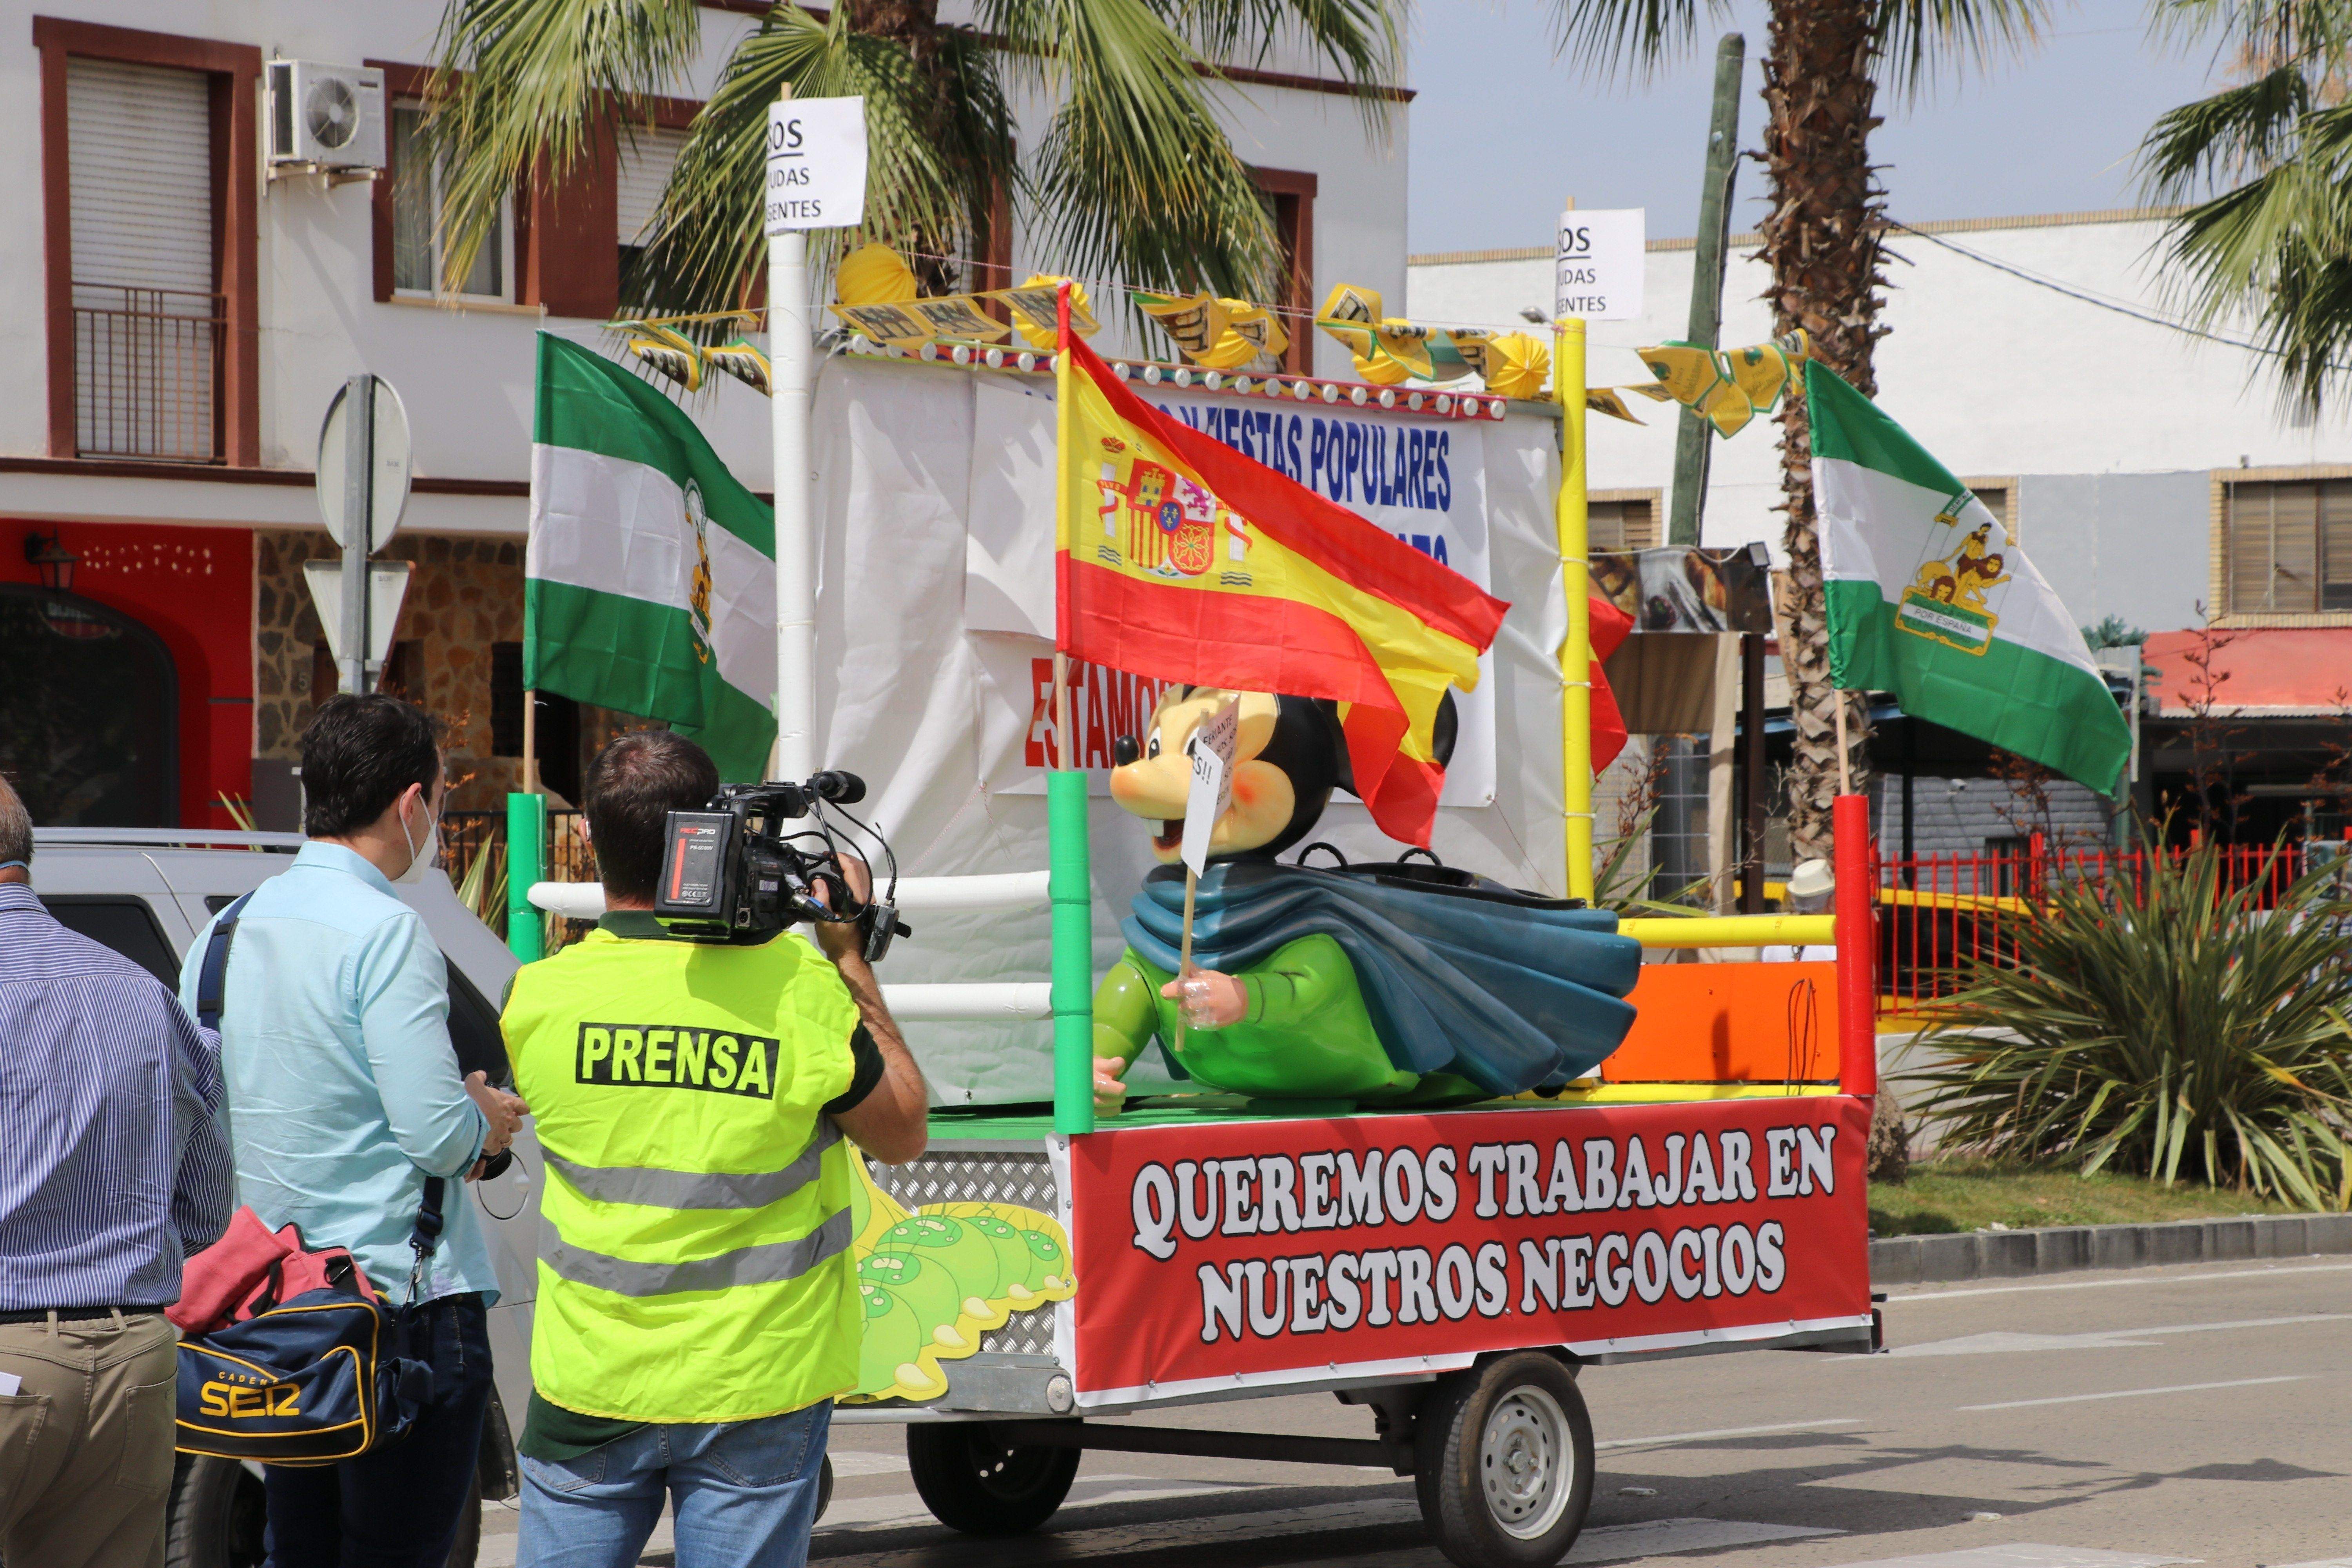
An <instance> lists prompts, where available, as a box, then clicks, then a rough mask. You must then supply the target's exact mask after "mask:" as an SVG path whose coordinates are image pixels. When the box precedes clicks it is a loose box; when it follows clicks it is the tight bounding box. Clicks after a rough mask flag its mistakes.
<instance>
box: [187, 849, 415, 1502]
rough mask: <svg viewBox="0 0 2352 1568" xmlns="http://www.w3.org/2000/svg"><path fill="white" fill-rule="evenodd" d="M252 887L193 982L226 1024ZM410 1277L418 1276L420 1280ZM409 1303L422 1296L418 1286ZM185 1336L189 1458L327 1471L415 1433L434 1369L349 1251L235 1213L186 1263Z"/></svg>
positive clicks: (206, 1020)
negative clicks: (411, 1349) (416, 1355)
mask: <svg viewBox="0 0 2352 1568" xmlns="http://www.w3.org/2000/svg"><path fill="white" fill-rule="evenodd" d="M252 897H253V895H252V894H250V893H247V894H246V895H245V897H244V898H241V899H239V900H236V902H235V903H233V904H231V905H230V906H229V907H228V908H227V909H226V910H223V911H222V913H221V918H220V920H219V921H217V922H215V925H214V927H213V930H212V936H211V939H210V941H209V942H208V943H207V945H206V947H205V961H204V965H203V968H202V969H201V970H200V971H199V972H198V978H197V982H196V1017H197V1019H198V1021H199V1022H201V1023H202V1024H203V1025H204V1026H205V1027H206V1028H208V1029H212V1030H215V1031H217V1030H218V1029H219V1028H220V1018H221V1007H222V1002H223V998H224V994H225V988H226V981H227V974H228V949H229V943H230V942H231V941H232V940H234V938H235V936H236V922H237V919H238V917H239V916H240V915H241V914H242V913H243V912H244V910H245V905H246V902H247V900H249V899H251V898H252ZM443 1191H444V1184H443V1180H442V1178H441V1177H439V1176H429V1177H427V1178H425V1201H424V1203H423V1205H421V1206H420V1207H419V1208H418V1210H417V1215H416V1226H415V1230H414V1232H413V1233H412V1234H411V1235H410V1237H409V1246H410V1247H411V1248H412V1249H413V1250H414V1251H415V1254H416V1265H415V1267H416V1270H417V1273H418V1274H419V1275H421V1273H422V1271H423V1269H424V1267H425V1259H426V1258H430V1257H432V1255H433V1252H434V1249H435V1247H436V1246H437V1245H438V1244H439V1241H440V1237H441V1200H442V1194H443ZM413 1279H415V1276H412V1280H413ZM409 1293H410V1296H411V1298H412V1302H413V1299H414V1297H415V1289H414V1287H413V1284H412V1288H411V1290H410V1292H409ZM167 1316H169V1317H170V1318H171V1320H172V1321H173V1323H174V1324H176V1325H178V1327H179V1329H180V1331H181V1336H182V1337H181V1340H180V1351H179V1359H180V1367H179V1435H178V1438H177V1447H178V1448H179V1450H180V1452H182V1453H184V1454H208V1455H214V1456H216V1457H219V1458H230V1459H254V1460H258V1461H260V1462H261V1463H263V1464H267V1465H331V1464H333V1463H335V1462H337V1461H338V1460H341V1459H348V1458H354V1457H356V1456H358V1455H360V1454H363V1453H365V1452H367V1451H368V1450H369V1449H370V1448H373V1447H377V1446H378V1445H379V1444H383V1443H388V1442H393V1441H396V1440H397V1439H399V1438H401V1437H404V1436H407V1435H408V1431H409V1428H410V1427H411V1426H414V1425H415V1420H416V1413H417V1410H418V1409H419V1407H420V1406H421V1405H423V1404H424V1402H425V1399H426V1398H428V1397H429V1396H430V1394H431V1390H432V1383H433V1373H432V1369H431V1368H430V1367H429V1366H428V1365H427V1364H426V1363H424V1362H422V1361H417V1360H413V1359H410V1358H408V1357H406V1356H403V1355H399V1354H395V1353H394V1344H395V1342H397V1343H398V1346H399V1348H402V1349H405V1348H406V1347H407V1342H408V1335H409V1331H410V1327H411V1316H412V1312H411V1309H410V1308H403V1309H401V1310H399V1311H397V1312H394V1311H387V1310H385V1308H384V1305H383V1301H382V1300H380V1299H379V1298H378V1297H377V1295H376V1291H375V1288H374V1287H373V1285H371V1284H369V1283H368V1279H367V1276H366V1275H365V1274H363V1273H362V1272H361V1271H360V1268H359V1266H358V1265H357V1264H356V1263H355V1262H353V1261H352V1255H351V1252H350V1251H349V1250H348V1249H347V1248H344V1247H324V1248H319V1249H312V1248H310V1247H306V1246H304V1245H303V1242H302V1237H301V1233H300V1231H299V1229H298V1228H297V1227H296V1226H290V1225H289V1226H284V1227H283V1228H281V1229H278V1230H276V1231H273V1230H271V1229H270V1228H269V1227H268V1226H266V1225H264V1224H263V1223H262V1222H261V1217H260V1216H259V1215H257V1214H255V1213H254V1212H253V1210H252V1209H251V1208H249V1207H242V1208H239V1209H238V1210H237V1211H236V1215H233V1216H232V1217H231V1218H230V1220H229V1224H228V1229H227V1230H226V1232H225V1233H223V1235H222V1237H221V1238H220V1239H219V1240H218V1241H215V1243H213V1245H212V1246H210V1247H206V1248H205V1249H204V1250H203V1251H202V1252H199V1253H197V1254H196V1255H195V1256H194V1258H189V1259H188V1261H187V1264H186V1267H185V1268H184V1272H183V1276H182V1283H181V1293H180V1300H179V1302H178V1304H177V1305H175V1306H173V1308H171V1309H170V1310H169V1312H168V1313H167Z"/></svg>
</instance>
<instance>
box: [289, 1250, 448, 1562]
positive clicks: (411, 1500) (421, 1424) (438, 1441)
mask: <svg viewBox="0 0 2352 1568" xmlns="http://www.w3.org/2000/svg"><path fill="white" fill-rule="evenodd" d="M395 1342H396V1337H395ZM407 1353H408V1354H411V1355H414V1356H415V1357H417V1358H418V1359H419V1360H422V1361H425V1362H427V1363H430V1364H431V1365H432V1368H433V1393H432V1395H431V1397H430V1398H429V1399H428V1400H427V1401H426V1402H425V1405H424V1407H423V1408H422V1409H420V1410H418V1411H417V1413H416V1425H415V1426H412V1427H410V1428H409V1431H408V1436H405V1437H403V1438H402V1439H401V1440H400V1441H398V1442H397V1443H387V1444H385V1445H383V1447H379V1448H371V1449H369V1450H368V1451H367V1452H366V1453H364V1454H362V1455H361V1456H360V1457H359V1458H356V1459H345V1460H344V1461H343V1462H342V1463H341V1464H339V1465H319V1466H302V1467H299V1468H297V1467H291V1466H286V1465H271V1466H269V1467H268V1468H267V1469H266V1470H265V1471H264V1472H263V1474H264V1477H265V1487H266V1491H267V1495H268V1505H269V1540H268V1544H269V1568H443V1565H444V1564H446V1563H447V1562H448V1561H449V1548H450V1546H451V1544H452V1543H453V1542H455V1541H456V1540H457V1522H458V1521H457V1513H458V1510H460V1509H462V1508H463V1507H464V1506H465V1504H466V1495H467V1488H469V1487H470V1486H471V1485H472V1484H473V1480H474V1470H475V1467H476V1466H477V1464H478V1462H479V1460H480V1458H481V1452H482V1412H483V1411H484V1410H486V1409H488V1407H489V1403H490V1332H489V1320H488V1315H487V1313H486V1312H485V1311H484V1309H483V1307H482V1298H481V1296H480V1295H479V1294H478V1292H474V1291H468V1292H467V1293H466V1294H464V1295H461V1296H444V1297H442V1298H440V1299H439V1300H434V1301H427V1302H425V1304H424V1305H423V1306H421V1307H419V1308H417V1310H416V1321H415V1335H414V1338H413V1339H411V1340H410V1341H409V1342H408V1350H407Z"/></svg>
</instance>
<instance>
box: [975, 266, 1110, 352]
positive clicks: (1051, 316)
mask: <svg viewBox="0 0 2352 1568" xmlns="http://www.w3.org/2000/svg"><path fill="white" fill-rule="evenodd" d="M1065 283H1067V284H1068V285H1069V286H1070V331H1074V332H1076V333H1077V334H1078V336H1080V337H1082V338H1090V337H1093V336H1094V335H1095V331H1096V322H1095V318H1094V312H1093V311H1092V310H1088V309H1087V286H1086V285H1085V284H1083V283H1081V282H1079V281H1078V280H1077V279H1075V278H1055V277H1053V276H1052V275H1050V274H1048V273H1044V272H1034V273H1032V274H1030V277H1029V280H1028V281H1027V282H1025V283H1024V284H1022V285H1021V287H1019V288H1018V289H998V290H997V291H996V292H995V293H993V294H989V295H986V296H983V297H984V298H986V299H990V300H1003V301H1004V302H1005V303H1006V304H1007V305H1009V306H1011V307H1012V309H1013V326H1014V327H1016V328H1018V329H1019V330H1020V332H1021V339H1022V341H1023V342H1025V343H1027V344H1028V345H1029V346H1030V347H1031V348H1033V349H1035V350H1037V351H1038V352H1039V353H1053V352H1054V347H1055V343H1057V342H1059V341H1060V340H1059V338H1058V337H1057V335H1056V334H1057V332H1058V331H1059V321H1060V317H1059V315H1058V313H1057V311H1056V310H1055V300H1054V297H1055V295H1056V294H1057V293H1059V292H1060V291H1061V287H1062V285H1063V284H1065Z"/></svg>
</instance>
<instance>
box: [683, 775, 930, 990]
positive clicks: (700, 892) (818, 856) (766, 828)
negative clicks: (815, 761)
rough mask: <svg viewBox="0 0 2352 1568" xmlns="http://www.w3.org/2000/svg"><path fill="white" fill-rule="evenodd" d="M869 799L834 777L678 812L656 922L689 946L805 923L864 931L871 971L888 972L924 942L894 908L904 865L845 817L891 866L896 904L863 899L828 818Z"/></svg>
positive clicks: (861, 788)
mask: <svg viewBox="0 0 2352 1568" xmlns="http://www.w3.org/2000/svg"><path fill="white" fill-rule="evenodd" d="M865 798H866V781H865V780H863V779H861V778H859V777H858V776H857V775H856V773H839V772H826V773H814V774H812V775H811V776H810V777H809V779H808V780H807V782H806V783H804V784H792V783H787V782H774V781H772V782H770V783H767V784H729V785H727V786H726V787H725V788H723V789H721V790H720V791H719V794H718V795H717V796H716V797H714V798H713V799H712V800H711V802H710V804H709V805H708V806H707V807H705V808H704V809H703V810H701V811H673V812H671V813H670V814H669V815H668V816H667V820H666V821H665V822H664V825H663V828H662V869H661V885H660V886H659V887H658V888H657V889H655V892H654V913H655V914H656V916H657V917H659V918H660V919H661V920H662V921H665V922H667V924H668V925H669V928H670V929H671V930H672V931H676V932H677V934H679V935H681V936H689V937H700V938H705V939H708V940H713V941H720V940H723V941H727V942H740V943H746V944H749V943H756V942H765V941H767V940H768V939H769V938H770V937H772V936H774V935H775V934H776V933H777V932H778V931H782V930H784V929H785V928H786V927H788V926H793V925H797V924H799V923H800V922H802V921H811V922H816V921H823V922H824V923H826V924H828V925H846V924H852V923H855V924H856V925H857V926H858V927H859V929H860V930H861V931H862V932H863V933H864V937H865V951H866V962H867V963H880V962H881V960H882V955H883V954H884V953H886V952H889V951H890V942H891V941H892V939H893V938H895V937H898V936H912V935H913V934H914V932H913V931H910V930H908V927H907V926H906V925H904V924H903V923H901V922H900V921H899V920H898V909H897V906H896V905H895V904H893V903H892V902H891V901H890V900H891V899H892V898H895V896H896V894H897V890H898V860H897V857H896V856H893V855H892V854H891V853H890V846H889V845H888V844H887V842H885V841H884V840H883V838H882V836H881V835H880V834H878V833H876V832H875V831H874V830H873V829H872V828H870V827H867V826H866V825H865V824H863V823H860V822H858V821H857V819H856V817H854V816H850V815H849V814H848V813H847V812H846V811H836V812H835V815H836V816H840V817H841V818H842V819H843V820H845V821H846V822H848V823H850V824H852V825H854V826H856V827H857V828H858V830H859V831H861V832H863V833H864V834H866V836H867V837H870V838H872V839H873V840H874V842H875V843H877V844H878V845H880V846H881V847H882V853H883V856H884V857H885V858H887V860H888V861H889V864H890V892H889V894H888V895H887V896H885V897H883V898H879V899H877V898H871V897H869V898H867V899H866V900H858V899H856V898H855V897H853V896H852V894H851V892H850V889H849V879H847V878H846V877H845V876H844V875H843V874H842V869H841V858H840V846H839V845H837V844H836V843H835V841H834V837H833V832H832V827H831V824H830V822H829V821H828V819H827V817H826V814H825V808H826V806H827V805H832V806H835V807H840V806H845V805H856V803H857V802H858V801H861V800H863V799H865ZM793 821H806V822H808V823H809V824H810V826H805V827H801V828H798V829H794V830H791V831H787V830H786V829H785V827H784V826H783V825H784V824H785V823H787V822H793ZM812 840H814V846H815V847H810V841H812ZM876 869H878V868H876ZM820 889H822V890H823V892H824V895H825V897H824V899H822V900H820V899H819V898H818V897H817V894H818V892H819V890H820Z"/></svg>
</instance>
